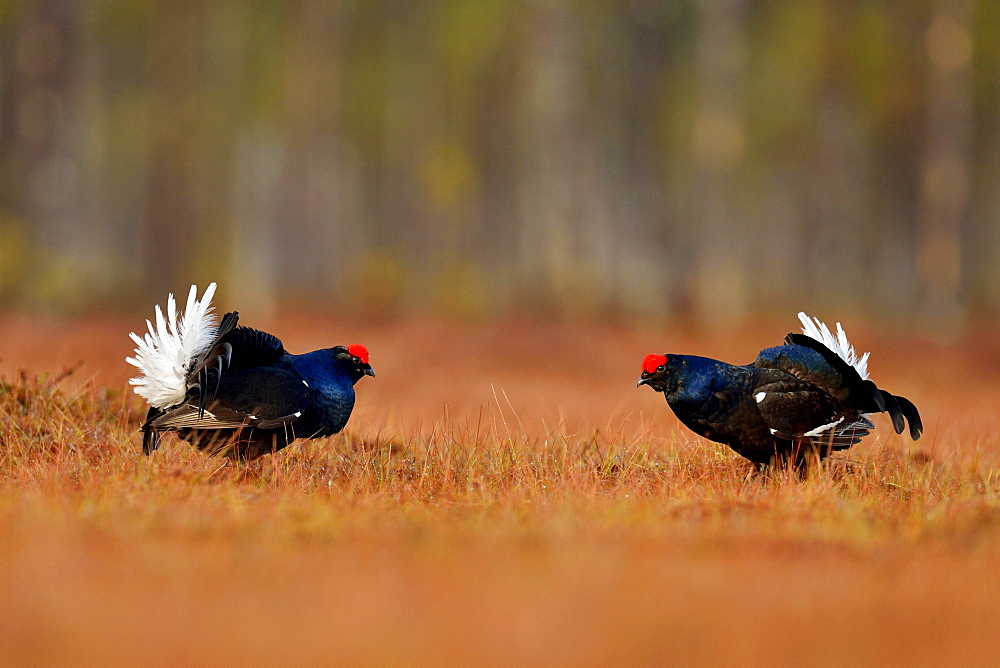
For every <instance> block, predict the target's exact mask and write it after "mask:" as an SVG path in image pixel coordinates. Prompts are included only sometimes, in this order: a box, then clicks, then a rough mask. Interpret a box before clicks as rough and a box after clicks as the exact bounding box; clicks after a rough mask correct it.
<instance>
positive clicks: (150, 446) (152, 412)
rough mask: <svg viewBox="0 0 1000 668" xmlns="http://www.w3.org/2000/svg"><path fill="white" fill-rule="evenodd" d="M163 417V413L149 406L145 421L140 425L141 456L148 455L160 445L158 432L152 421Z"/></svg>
mask: <svg viewBox="0 0 1000 668" xmlns="http://www.w3.org/2000/svg"><path fill="white" fill-rule="evenodd" d="M161 415H163V411H161V410H160V409H159V408H156V407H155V406H150V407H149V411H147V412H146V421H145V422H144V423H143V425H142V454H144V455H148V454H151V453H152V452H153V450H156V447H157V446H158V445H159V444H160V432H159V431H157V429H156V427H154V426H153V420H155V419H156V418H158V417H160V416H161Z"/></svg>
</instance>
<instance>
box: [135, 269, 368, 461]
mask: <svg viewBox="0 0 1000 668" xmlns="http://www.w3.org/2000/svg"><path fill="white" fill-rule="evenodd" d="M214 294H215V283H212V284H211V285H209V286H208V289H207V290H205V294H204V295H203V296H202V298H201V300H199V299H198V298H197V297H198V292H197V287H196V286H193V285H192V286H191V291H190V293H189V294H188V299H187V305H186V308H185V310H184V313H183V315H179V314H178V312H177V305H176V303H175V301H174V296H173V295H172V294H171V295H170V296H169V297H168V298H167V309H166V314H164V313H163V311H161V310H160V307H159V306H157V307H156V325H155V326H154V325H153V323H151V322H149V321H148V320H147V321H146V325H147V327H148V329H149V333H148V334H146V335H145V336H143V337H140V336H138V335H137V334H135V333H134V332H133V333H131V337H132V340H133V341H135V343H136V344H137V346H138V347H137V348H136V349H135V357H129V358H127V360H126V361H127V362H128V363H129V364H132V365H133V366H136V367H138V368H139V371H140V372H141V375H139V376H137V377H135V378H133V379H131V380H130V381H129V384H131V385H133V386H135V392H136V394H138V395H140V396H142V397H143V398H144V399H146V401H148V402H149V404H150V408H149V413H148V415H147V416H146V422H145V423H144V424H143V425H142V432H143V439H142V450H143V452H145V453H146V454H150V453H151V452H152V451H153V450H156V448H157V446H158V444H159V440H160V433H161V432H164V431H173V432H176V433H177V435H178V436H179V437H180V438H182V439H184V440H186V441H189V442H191V443H192V444H194V445H195V446H197V447H198V448H200V449H201V450H203V451H205V452H207V453H209V454H224V455H226V456H228V457H230V458H233V459H247V460H249V459H255V458H257V457H260V456H261V455H264V454H268V453H272V452H276V451H278V450H281V449H282V448H284V447H285V446H287V445H288V444H289V443H291V442H292V441H294V440H295V439H296V438H319V437H323V436H330V435H332V434H336V433H337V432H339V431H341V430H342V429H343V428H344V426H345V425H346V424H347V420H348V418H350V416H351V411H352V410H353V408H354V384H355V383H357V382H358V381H359V380H360V379H361V378H363V377H364V376H374V375H375V372H374V371H372V368H371V365H369V363H368V350H367V349H366V348H365V347H364V346H362V345H359V344H354V345H350V346H335V347H333V348H326V349H323V350H316V351H314V352H311V353H305V354H303V355H292V354H291V353H289V352H287V351H286V350H285V348H284V346H283V345H282V343H281V341H280V340H278V338H277V337H275V336H272V335H271V334H268V333H266V332H261V331H258V330H256V329H250V328H249V327H241V326H238V325H237V323H238V321H239V314H238V313H237V312H235V311H234V312H232V313H226V314H225V315H224V316H222V319H221V321H219V322H218V323H217V322H216V318H215V316H214V315H213V314H212V310H213V309H212V307H211V301H212V296H213V295H214Z"/></svg>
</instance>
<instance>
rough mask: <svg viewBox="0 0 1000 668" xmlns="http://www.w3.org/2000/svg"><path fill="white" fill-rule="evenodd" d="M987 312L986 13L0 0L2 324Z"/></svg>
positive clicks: (961, 316)
mask: <svg viewBox="0 0 1000 668" xmlns="http://www.w3.org/2000/svg"><path fill="white" fill-rule="evenodd" d="M210 280H217V281H219V282H220V284H221V295H222V297H221V298H222V300H223V301H224V303H225V304H226V305H227V306H226V307H227V308H228V307H229V306H238V307H239V308H240V310H241V311H251V312H252V311H254V310H256V311H263V312H267V311H270V310H272V309H273V308H274V307H275V306H276V305H278V304H284V303H288V304H291V305H293V306H305V307H310V308H317V305H322V309H324V310H332V311H338V310H343V311H352V312H358V313H367V314H385V315H393V314H397V313H414V312H432V313H443V314H447V315H457V316H468V317H481V316H488V315H492V314H497V313H499V314H502V313H510V312H518V313H524V312H537V313H556V314H561V315H573V316H576V315H579V316H585V317H654V318H655V317H664V316H669V317H690V318H694V319H696V320H699V321H703V322H704V321H717V320H726V321H739V320H740V319H742V318H745V317H747V316H750V315H755V314H760V313H763V314H769V313H775V312H777V311H778V310H779V309H780V310H781V311H782V312H783V313H785V314H786V315H787V310H788V309H798V308H801V307H809V308H817V309H819V310H822V309H823V308H834V307H835V308H837V309H840V311H845V310H846V311H849V312H851V313H856V314H862V315H868V316H875V315H878V316H880V317H885V318H889V319H894V320H895V321H897V322H900V323H906V322H910V321H913V320H915V319H917V318H933V319H935V320H936V321H937V322H939V323H943V324H945V325H955V324H961V323H963V322H966V321H968V320H970V319H978V318H987V319H993V318H996V317H997V316H998V314H1000V3H998V2H995V1H994V0H885V1H876V0H819V1H816V2H800V1H798V0H760V1H754V2H738V1H733V0H698V1H683V0H673V1H671V0H662V1H657V0H621V1H617V0H577V1H564V2H556V1H548V0H428V1H424V2H417V1H409V0H356V1H344V2H334V1H330V0H302V1H300V2H269V1H264V0H253V1H248V2H216V1H213V0H179V1H176V2H154V1H152V0H129V1H128V2H113V1H111V0H0V306H3V307H4V308H5V309H8V310H9V309H17V310H28V311H39V312H53V313H62V312H76V311H79V310H82V309H91V308H125V307H129V308H131V307H134V306H137V305H139V304H142V305H144V306H147V307H148V304H149V302H150V300H151V299H152V300H154V301H158V302H162V301H163V298H164V295H165V293H166V292H167V291H168V290H175V291H177V290H180V291H184V290H185V289H186V287H187V285H189V284H190V283H191V282H195V281H196V282H199V283H200V284H202V285H204V284H205V283H207V282H208V281H210Z"/></svg>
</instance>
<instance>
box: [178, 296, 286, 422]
mask: <svg viewBox="0 0 1000 668" xmlns="http://www.w3.org/2000/svg"><path fill="white" fill-rule="evenodd" d="M238 319H239V313H237V312H236V311H233V312H232V313H227V314H226V315H225V316H223V318H222V323H221V324H220V325H219V332H220V333H219V334H218V335H217V337H216V340H215V343H214V344H213V345H212V347H211V348H210V349H209V351H208V353H206V354H205V355H204V358H203V359H202V360H201V361H200V362H199V364H198V366H197V367H196V368H195V369H193V370H192V372H191V373H190V374H189V378H188V382H189V388H197V390H198V409H199V411H204V410H205V406H206V404H208V403H209V402H211V401H212V400H213V399H214V398H215V397H216V396H217V395H218V392H219V384H220V383H221V382H222V377H223V374H224V373H226V374H228V373H230V372H232V371H235V370H237V369H252V368H256V367H268V366H271V365H272V364H274V363H275V362H277V361H278V360H280V359H281V358H282V357H284V356H285V355H286V354H287V353H286V352H285V347H284V345H283V344H282V343H281V340H280V339H279V338H278V337H276V336H274V335H272V334H268V333H267V332H262V331H260V330H257V329H251V328H250V327H237V326H236V323H237V321H238Z"/></svg>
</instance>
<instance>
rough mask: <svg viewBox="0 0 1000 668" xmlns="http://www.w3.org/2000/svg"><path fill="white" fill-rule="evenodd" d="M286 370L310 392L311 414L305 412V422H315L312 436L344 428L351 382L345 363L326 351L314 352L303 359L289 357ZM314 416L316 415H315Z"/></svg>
mask: <svg viewBox="0 0 1000 668" xmlns="http://www.w3.org/2000/svg"><path fill="white" fill-rule="evenodd" d="M289 357H290V361H289V364H290V366H291V367H292V368H293V369H294V370H295V371H297V372H298V373H299V375H301V376H302V378H303V379H304V380H305V381H306V382H307V383H308V384H309V388H310V389H311V390H312V391H313V395H312V397H313V402H314V404H315V408H316V409H317V410H316V411H315V412H314V411H305V412H304V413H303V416H302V419H303V421H305V422H307V423H308V422H312V421H313V420H314V419H315V420H316V422H317V424H316V433H317V434H319V435H327V434H333V433H336V432H338V431H340V430H341V429H343V428H344V426H345V425H346V424H347V420H348V418H350V417H351V410H352V409H353V408H354V381H353V376H352V369H353V367H354V365H353V364H352V363H351V362H350V361H349V360H342V359H337V357H336V355H335V354H334V353H333V352H332V351H330V350H329V349H326V350H315V351H313V352H311V353H305V354H304V355H290V356H289ZM315 413H318V415H315Z"/></svg>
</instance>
